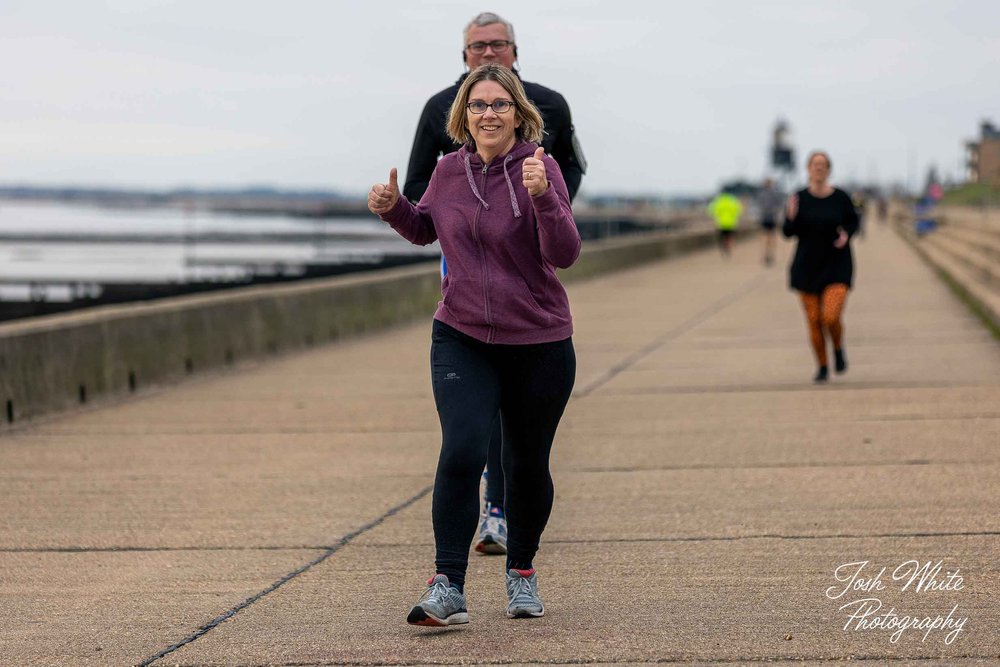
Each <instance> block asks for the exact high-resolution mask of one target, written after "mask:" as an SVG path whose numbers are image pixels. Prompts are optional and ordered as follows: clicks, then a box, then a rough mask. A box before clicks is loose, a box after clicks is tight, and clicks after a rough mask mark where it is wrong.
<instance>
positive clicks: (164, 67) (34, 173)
mask: <svg viewBox="0 0 1000 667" xmlns="http://www.w3.org/2000/svg"><path fill="white" fill-rule="evenodd" d="M480 11H494V12H496V13H498V14H500V15H501V16H503V17H504V18H506V19H507V20H509V21H510V22H511V23H513V25H514V28H515V30H516V38H517V44H518V51H519V54H520V58H521V59H520V61H519V65H520V68H521V75H522V77H523V78H524V79H525V80H527V81H534V82H537V83H541V84H544V85H546V86H548V87H550V88H554V89H556V90H558V91H559V92H560V93H562V94H563V95H564V96H565V97H566V99H567V100H568V102H569V104H570V107H571V109H572V113H573V120H574V124H575V126H576V129H577V134H578V137H579V139H580V143H581V145H582V147H583V150H584V152H585V154H586V158H587V161H588V164H589V167H588V171H587V174H586V176H585V177H584V181H583V185H582V193H583V194H588V193H589V194H606V193H633V194H639V193H642V194H682V193H685V194H687V193H692V194H693V193H703V192H709V191H712V190H714V189H715V188H717V187H718V186H719V184H720V183H722V182H723V181H726V180H729V179H733V178H746V179H752V180H755V179H759V178H760V177H761V176H762V175H763V174H764V172H765V170H766V167H767V153H768V147H769V145H770V132H771V128H772V126H773V125H774V123H775V121H776V120H777V119H778V118H784V119H786V120H787V121H788V123H789V124H790V127H791V139H792V142H793V144H794V145H795V148H796V150H797V153H798V162H799V165H798V167H797V170H796V174H797V175H798V176H800V177H802V176H804V169H803V168H802V162H803V160H804V157H805V155H806V153H807V152H808V151H809V150H812V149H823V150H826V151H828V152H829V153H830V155H831V157H832V158H833V166H834V173H833V177H832V180H833V181H834V182H835V183H836V182H837V181H838V179H839V180H841V181H846V180H870V181H876V182H878V183H883V184H888V183H892V182H896V183H902V184H911V185H915V184H917V183H918V182H921V181H922V180H923V178H924V175H925V173H926V171H927V169H928V167H929V166H930V165H935V166H936V167H937V168H938V170H939V171H940V172H941V173H942V174H943V175H944V176H946V177H957V176H959V175H960V169H961V162H962V159H963V154H964V153H963V146H964V142H965V141H967V140H969V139H974V138H976V135H977V134H978V128H979V123H980V122H981V121H982V120H983V119H987V118H991V119H992V120H993V121H994V122H998V123H1000V84H998V82H1000V30H998V29H997V26H1000V2H996V1H995V0H976V1H973V0H951V1H948V2H939V3H925V2H912V1H901V0H864V1H859V0H841V1H837V2H835V1H833V0H827V1H826V2H815V1H813V0H797V1H787V2H784V1H783V2H767V1H766V0H760V1H759V2H755V3H748V2H745V1H737V0H732V1H730V0H699V1H694V0H691V1H688V2H679V1H673V0H665V1H663V2H641V1H638V0H615V1H610V0H604V1H586V0H572V1H563V0H545V1H538V0H536V1H534V2H522V1H520V0H506V1H505V2H500V3H490V4H478V3H469V2H443V1H435V0H421V1H420V2H415V1H413V0H381V1H376V2H361V1H357V2H355V1H349V0H325V1H321V0H309V1H307V0H286V1H284V2H280V3H279V2H252V1H251V2H248V1H247V0H243V1H242V2H236V1H233V0H200V1H198V2H195V1H175V2H167V1H157V0H115V1H104V2H100V1H97V0H89V1H87V2H79V1H77V0H72V1H71V0H62V1H57V0H33V1H31V2H20V1H18V0H0V62H2V63H3V66H2V67H0V184H8V185H9V184H37V185H74V186H122V187H134V188H154V189H165V188H173V187H187V186H193V187H239V186H251V185H272V186H277V187H283V188H291V189H314V188H321V189H331V190H338V191H341V192H345V193H350V194H354V193H364V192H365V191H367V190H368V188H369V187H370V186H371V185H372V184H373V183H375V182H384V181H385V180H386V179H387V175H388V171H389V168H390V167H393V166H396V167H398V168H399V170H400V180H401V181H402V179H403V177H404V175H405V168H406V164H407V160H408V156H409V151H410V147H411V145H412V142H413V133H414V131H415V128H416V123H417V119H418V117H419V115H420V111H421V109H422V107H423V105H424V102H425V101H426V99H427V98H428V97H429V96H430V95H432V94H433V93H435V92H437V91H438V90H441V89H442V88H445V87H447V86H448V85H450V84H451V83H453V82H454V81H455V79H457V78H458V76H459V75H460V74H461V73H462V71H463V66H462V62H461V60H460V55H461V49H462V30H463V28H464V26H465V25H466V24H467V23H468V21H469V20H470V19H471V18H472V17H473V16H474V15H475V14H477V13H479V12H480Z"/></svg>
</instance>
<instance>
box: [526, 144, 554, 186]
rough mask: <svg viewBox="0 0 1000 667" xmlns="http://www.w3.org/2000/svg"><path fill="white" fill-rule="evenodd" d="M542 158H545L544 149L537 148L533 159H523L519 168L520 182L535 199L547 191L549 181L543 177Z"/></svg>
mask: <svg viewBox="0 0 1000 667" xmlns="http://www.w3.org/2000/svg"><path fill="white" fill-rule="evenodd" d="M543 157H545V149H544V148H542V147H541V146H539V147H538V149H537V150H535V155H534V157H529V158H525V159H524V165H523V166H522V167H521V172H522V174H521V177H522V182H523V183H524V187H526V188H528V194H529V195H531V196H532V197H537V196H538V195H540V194H542V193H543V192H545V191H546V190H548V189H549V180H548V179H547V178H546V177H545V163H544V162H542V158H543Z"/></svg>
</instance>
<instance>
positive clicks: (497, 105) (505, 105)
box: [465, 100, 514, 116]
mask: <svg viewBox="0 0 1000 667" xmlns="http://www.w3.org/2000/svg"><path fill="white" fill-rule="evenodd" d="M465 106H466V107H467V108H468V109H469V111H471V112H472V113H474V114H476V115H477V116H478V115H479V114H483V113H486V110H487V109H493V113H507V112H508V111H510V110H511V109H513V108H514V103H513V102H511V101H510V100H493V102H491V103H490V104H487V103H486V102H482V101H480V100H476V101H474V102H469V103H468V104H466V105H465Z"/></svg>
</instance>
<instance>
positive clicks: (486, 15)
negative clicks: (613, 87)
mask: <svg viewBox="0 0 1000 667" xmlns="http://www.w3.org/2000/svg"><path fill="white" fill-rule="evenodd" d="M494 23H502V24H503V27H504V28H506V29H507V40H508V41H511V42H516V41H517V40H516V39H514V26H513V25H511V23H510V21H506V20H504V19H503V18H501V17H500V15H499V14H494V13H493V12H483V13H482V14H479V15H477V16H476V17H475V18H473V19H472V20H471V21H469V25H467V26H465V30H463V31H462V40H463V42H462V47H463V48H464V47H465V45H466V44H468V43H469V31H470V30H472V28H473V27H475V26H484V25H493V24H494Z"/></svg>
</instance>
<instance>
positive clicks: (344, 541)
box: [138, 486, 433, 667]
mask: <svg viewBox="0 0 1000 667" xmlns="http://www.w3.org/2000/svg"><path fill="white" fill-rule="evenodd" d="M432 488H433V487H432V486H427V487H425V488H423V489H421V490H420V491H419V492H418V493H417V494H416V495H414V496H413V497H411V498H409V499H407V500H405V501H403V502H402V503H400V504H399V505H396V506H395V507H393V508H391V509H389V510H388V511H387V512H386V513H385V514H383V515H382V516H380V517H378V518H377V519H375V520H374V521H371V522H370V523H367V524H365V525H363V526H361V527H360V528H358V529H356V530H354V531H352V532H350V533H348V534H347V535H344V536H343V537H342V538H340V540H339V541H338V542H337V543H336V544H334V545H333V546H330V547H326V551H324V552H323V553H322V554H321V555H319V556H317V557H316V558H314V559H313V560H311V561H309V562H308V563H306V564H305V565H303V566H302V567H300V568H298V569H296V570H292V571H291V572H289V573H288V574H286V575H285V576H283V577H282V578H281V579H278V580H277V581H276V582H274V583H273V584H271V585H270V586H268V587H267V588H265V589H264V590H262V591H261V592H259V593H257V594H256V595H254V596H252V597H249V598H247V599H246V600H244V601H243V602H241V603H239V604H238V605H236V606H235V607H233V608H232V609H230V610H229V611H227V612H226V613H224V614H222V615H220V616H217V617H215V618H213V619H212V620H211V621H209V622H208V623H206V624H204V625H203V626H201V627H200V628H198V629H197V630H195V631H194V632H193V633H191V634H190V635H188V636H187V637H185V638H184V639H182V640H181V641H179V642H177V643H176V644H173V645H172V646H168V647H167V648H165V649H163V650H162V651H160V652H159V653H156V654H154V655H151V656H150V657H148V658H146V659H145V660H143V661H142V662H140V663H138V667H146V666H147V665H151V664H153V663H154V662H156V661H157V660H159V659H160V658H162V657H164V656H167V655H170V654H171V653H173V652H174V651H176V650H177V649H179V648H181V647H183V646H186V645H188V644H190V643H191V642H193V641H196V640H197V639H199V638H201V637H203V636H205V635H206V634H208V633H209V632H211V631H212V630H213V629H214V628H215V627H217V626H218V625H219V624H221V623H223V622H224V621H226V620H228V619H230V618H232V617H233V616H235V615H236V614H238V613H240V612H241V611H243V610H244V609H246V608H247V607H249V606H250V605H252V604H254V603H255V602H257V601H259V600H261V599H262V598H263V597H265V596H266V595H269V594H271V593H273V592H274V591H276V590H278V589H279V588H281V587H282V586H284V585H285V584H287V583H288V582H289V581H291V580H292V579H294V578H295V577H297V576H299V575H300V574H302V573H303V572H307V571H308V570H310V569H312V568H313V567H315V566H317V565H319V564H320V563H322V562H323V561H325V560H326V559H327V558H329V557H330V556H332V555H333V554H335V553H337V552H338V551H340V549H342V548H343V547H345V546H347V545H348V544H350V543H351V542H352V541H354V539H355V538H357V537H360V536H361V535H363V534H365V533H367V532H368V531H370V530H371V529H373V528H375V527H376V526H378V525H379V524H381V523H382V522H383V521H385V520H386V519H388V518H389V517H391V516H393V515H394V514H397V513H399V512H401V511H402V510H404V509H406V508H407V507H409V506H410V505H412V504H413V503H415V502H417V501H418V500H420V499H421V498H423V497H424V496H426V495H427V494H428V493H430V492H431V489H432Z"/></svg>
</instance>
